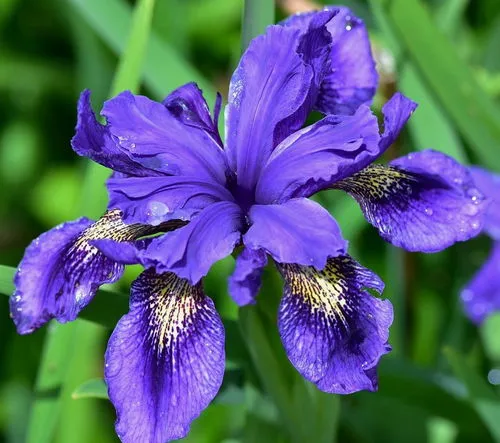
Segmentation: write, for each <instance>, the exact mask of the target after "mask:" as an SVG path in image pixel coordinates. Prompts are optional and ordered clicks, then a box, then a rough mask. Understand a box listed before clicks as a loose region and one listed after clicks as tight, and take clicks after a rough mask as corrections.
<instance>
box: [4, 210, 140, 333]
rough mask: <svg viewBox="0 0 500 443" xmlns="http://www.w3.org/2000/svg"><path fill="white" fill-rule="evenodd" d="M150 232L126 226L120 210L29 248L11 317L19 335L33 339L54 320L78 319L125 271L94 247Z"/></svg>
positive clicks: (72, 225)
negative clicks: (102, 289) (96, 242)
mask: <svg viewBox="0 0 500 443" xmlns="http://www.w3.org/2000/svg"><path fill="white" fill-rule="evenodd" d="M148 229H149V228H148V227H144V226H138V225H133V226H127V225H124V224H123V222H122V220H121V218H120V213H119V211H111V212H108V213H106V214H105V215H104V216H103V217H101V218H100V219H99V220H98V221H97V222H95V223H93V222H92V221H91V220H89V219H86V218H81V219H78V220H76V221H73V222H69V223H63V224H62V225H59V226H57V227H55V228H53V229H52V230H50V231H48V232H46V233H44V234H42V235H41V236H40V237H38V238H37V239H36V240H34V241H33V242H32V243H31V245H30V246H29V247H28V248H27V249H26V252H25V255H24V258H23V259H22V261H21V263H20V265H19V268H18V270H17V273H16V275H15V277H14V284H15V286H16V290H15V292H14V294H13V295H12V297H11V298H10V309H11V316H12V318H13V320H14V323H15V324H16V327H17V330H18V332H19V333H20V334H29V333H30V332H33V331H34V330H35V329H37V328H39V327H40V326H42V325H43V324H44V323H46V322H47V321H48V320H50V319H51V318H56V319H57V320H58V321H60V322H67V321H71V320H74V319H75V318H76V316H77V315H78V313H79V312H80V311H81V310H82V309H83V308H84V307H85V306H87V304H88V303H89V302H90V301H91V300H92V298H93V297H94V295H95V293H96V291H97V289H98V288H99V286H100V285H102V284H104V283H112V282H114V281H116V280H118V279H119V278H120V276H121V274H122V272H123V266H122V265H120V264H118V263H116V262H114V261H113V260H110V259H108V258H107V257H105V256H104V255H103V254H101V253H100V252H99V251H98V249H97V248H96V247H94V246H93V245H92V244H91V242H92V241H93V240H97V239H103V238H110V239H114V240H116V241H126V240H130V239H132V238H136V237H137V236H139V235H142V234H143V233H147V230H148Z"/></svg>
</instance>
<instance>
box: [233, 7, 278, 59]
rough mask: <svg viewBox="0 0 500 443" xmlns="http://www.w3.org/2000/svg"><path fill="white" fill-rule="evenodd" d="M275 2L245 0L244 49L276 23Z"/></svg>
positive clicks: (242, 40)
mask: <svg viewBox="0 0 500 443" xmlns="http://www.w3.org/2000/svg"><path fill="white" fill-rule="evenodd" d="M274 8H275V6H274V0H245V8H244V10H243V30H242V33H241V34H242V35H241V44H242V48H243V49H245V48H246V47H247V46H248V45H249V43H250V41H251V40H252V39H253V38H255V37H256V36H257V35H259V34H263V33H264V32H265V30H266V28H267V27H268V26H269V25H271V24H273V23H274Z"/></svg>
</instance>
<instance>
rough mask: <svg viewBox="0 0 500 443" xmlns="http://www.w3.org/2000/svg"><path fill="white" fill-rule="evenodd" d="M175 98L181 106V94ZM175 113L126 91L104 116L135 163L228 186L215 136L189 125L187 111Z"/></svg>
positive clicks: (108, 106) (111, 102)
mask: <svg viewBox="0 0 500 443" xmlns="http://www.w3.org/2000/svg"><path fill="white" fill-rule="evenodd" d="M174 94H176V95H175V100H176V101H177V102H178V101H179V100H180V98H179V96H178V95H179V92H178V91H177V92H174ZM189 100H190V96H188V98H186V101H188V102H189ZM167 101H168V98H167ZM186 107H188V106H187V105H186ZM172 109H173V110H170V109H169V108H168V107H167V106H165V105H163V104H161V103H157V102H155V101H153V100H150V99H148V98H147V97H144V96H141V95H134V94H132V93H131V92H129V91H125V92H122V93H121V94H119V95H117V96H116V97H114V98H112V99H110V100H108V101H106V102H105V103H104V106H103V109H102V112H101V114H102V115H103V116H105V117H106V120H107V126H106V128H107V130H108V131H109V133H110V134H111V136H112V137H113V141H114V142H115V143H116V144H117V145H118V146H119V147H120V149H121V150H123V151H124V152H126V153H127V155H128V156H129V157H130V158H132V159H133V160H134V161H135V162H137V163H140V164H141V165H143V166H145V167H147V168H149V169H153V170H155V171H158V172H161V173H163V174H168V175H187V176H197V177H200V178H204V179H208V180H213V181H215V182H217V183H220V184H222V185H223V184H225V182H226V172H227V164H226V159H225V155H224V153H223V151H222V150H221V149H220V146H219V144H218V142H217V141H216V140H214V137H213V134H212V133H211V132H207V130H206V129H205V128H204V127H199V126H198V127H197V126H196V125H193V124H191V123H190V124H186V119H187V117H186V112H187V111H186V112H180V113H179V111H178V108H177V107H176V106H174V105H172ZM188 109H189V107H188ZM193 113H194V114H196V112H194V111H193ZM188 122H189V120H188ZM132 175H133V174H132Z"/></svg>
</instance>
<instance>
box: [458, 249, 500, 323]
mask: <svg viewBox="0 0 500 443" xmlns="http://www.w3.org/2000/svg"><path fill="white" fill-rule="evenodd" d="M460 296H461V298H462V302H463V304H464V308H465V312H466V313H467V315H468V317H469V318H470V319H471V320H472V321H473V322H474V323H476V324H480V323H481V322H483V321H484V320H485V319H486V317H487V316H488V315H490V314H492V313H494V312H498V311H500V241H496V242H495V244H494V246H493V250H492V252H491V254H490V256H489V257H488V260H486V262H485V263H484V264H483V266H482V268H481V269H480V270H479V271H478V272H477V274H476V275H474V277H473V278H472V280H471V281H470V282H469V283H468V284H467V286H466V287H465V288H464V289H463V290H462V293H461V294H460Z"/></svg>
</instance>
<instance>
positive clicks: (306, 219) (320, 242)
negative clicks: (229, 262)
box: [243, 198, 347, 269]
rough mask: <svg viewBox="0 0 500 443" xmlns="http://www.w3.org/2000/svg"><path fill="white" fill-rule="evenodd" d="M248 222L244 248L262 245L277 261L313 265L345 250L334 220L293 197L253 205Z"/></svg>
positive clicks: (320, 265) (321, 265) (260, 247)
mask: <svg viewBox="0 0 500 443" xmlns="http://www.w3.org/2000/svg"><path fill="white" fill-rule="evenodd" d="M249 217H250V221H251V223H252V225H251V226H250V229H249V230H248V232H247V233H246V234H245V235H244V237H243V241H244V243H245V245H246V246H247V247H248V248H251V249H264V250H265V251H266V252H267V253H268V254H270V255H271V256H272V257H273V258H274V259H275V260H276V261H278V262H280V263H299V264H302V265H311V266H314V267H316V268H317V269H322V268H323V267H324V266H325V263H326V260H327V258H328V257H329V256H336V255H339V254H342V253H344V252H345V250H346V248H347V242H346V241H345V240H344V239H343V238H342V234H341V232H340V228H339V227H338V225H337V222H336V221H335V220H334V219H333V218H332V216H331V215H330V214H329V213H328V211H327V210H326V209H324V208H322V207H321V206H320V205H319V204H317V203H315V202H313V201H311V200H308V199H305V198H297V199H292V200H289V201H287V202H286V203H284V204H281V205H254V206H253V207H252V208H251V209H250V214H249Z"/></svg>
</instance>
